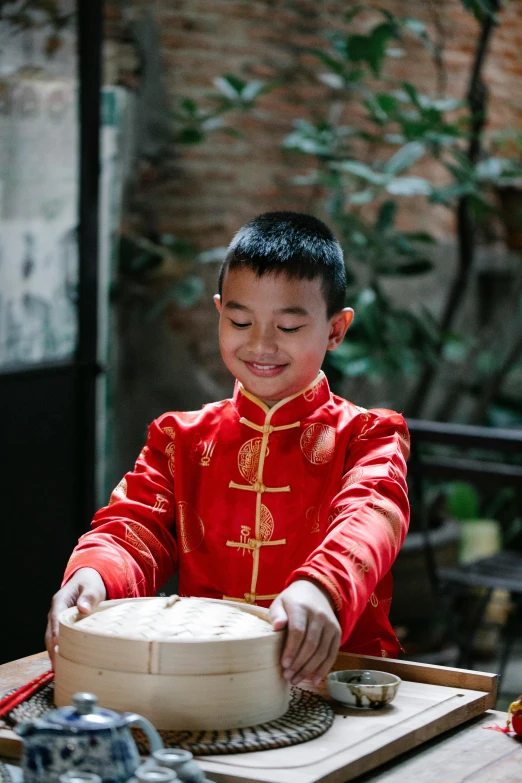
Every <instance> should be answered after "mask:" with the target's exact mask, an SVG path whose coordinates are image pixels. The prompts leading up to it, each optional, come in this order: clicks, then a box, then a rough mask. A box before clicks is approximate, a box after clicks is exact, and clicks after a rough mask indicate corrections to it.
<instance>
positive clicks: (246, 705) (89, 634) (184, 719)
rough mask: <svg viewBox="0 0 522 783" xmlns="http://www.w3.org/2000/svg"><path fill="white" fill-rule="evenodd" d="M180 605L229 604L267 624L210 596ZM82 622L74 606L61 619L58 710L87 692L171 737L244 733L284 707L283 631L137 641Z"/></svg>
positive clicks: (259, 611)
mask: <svg viewBox="0 0 522 783" xmlns="http://www.w3.org/2000/svg"><path fill="white" fill-rule="evenodd" d="M169 600H171V599H167V598H129V599H120V600H115V601H103V602H102V603H101V604H100V605H99V607H98V608H97V610H96V613H99V612H105V611H107V610H108V609H110V608H111V607H115V606H120V605H122V604H129V602H132V604H133V606H132V610H134V609H135V608H136V609H138V610H139V611H143V610H146V611H148V610H149V608H150V609H153V610H161V609H162V608H164V607H165V608H166V602H167V601H169ZM179 600H181V601H200V602H206V603H207V604H210V607H206V609H207V610H208V609H210V611H215V608H214V607H213V606H212V604H215V605H219V607H220V608H219V609H218V611H221V607H223V606H230V607H233V608H234V609H235V610H237V611H240V612H246V613H248V614H250V615H254V616H255V617H257V618H260V619H261V620H263V621H266V622H267V623H268V622H269V620H268V610H267V609H264V608H262V607H259V606H250V605H244V604H238V603H236V602H233V601H222V600H218V599H210V598H201V599H191V598H189V599H184V598H183V599H179ZM144 602H149V607H146V606H144ZM153 602H154V604H153ZM162 602H163V603H162ZM140 604H141V606H139V605H140ZM127 608H128V607H124V611H127ZM91 616H92V615H90V617H91ZM106 617H108V615H107V616H106ZM101 619H102V620H103V619H105V618H101ZM84 620H85V616H84V615H82V614H80V612H79V611H78V610H77V608H76V607H72V608H70V609H65V610H64V611H63V612H62V613H61V614H60V618H59V622H60V636H59V649H58V653H57V655H56V658H55V702H56V704H57V705H58V706H65V705H69V704H72V700H73V695H74V694H75V693H77V692H79V691H89V692H91V693H94V694H96V696H97V697H98V703H99V704H100V705H101V706H104V707H108V708H110V709H114V710H121V711H125V712H126V711H129V712H137V713H139V714H140V715H143V716H144V717H145V718H148V719H149V720H150V721H151V722H152V723H153V724H154V725H155V726H156V728H158V729H165V730H173V731H177V730H183V729H186V730H191V731H192V730H202V731H205V730H212V729H215V730H224V729H235V728H244V727H246V726H254V725H256V724H258V723H264V722H266V721H270V720H275V719H277V718H279V717H281V715H283V714H284V713H285V712H286V711H287V709H288V703H289V698H290V685H289V683H288V682H287V681H285V680H284V678H283V677H282V672H281V666H280V657H281V651H282V648H283V643H284V632H283V631H273V630H272V629H271V628H270V631H269V633H266V632H263V633H260V632H257V633H252V632H250V635H247V636H244V637H243V638H204V634H203V637H202V638H196V639H185V638H183V639H180V640H166V641H165V640H157V639H153V640H150V639H142V638H141V639H140V638H135V635H134V634H133V633H132V632H129V631H123V632H122V635H113V633H114V631H112V630H111V633H110V634H108V633H104V632H99V631H95V630H93V629H91V628H88V627H86V626H85V623H84ZM133 636H134V638H133Z"/></svg>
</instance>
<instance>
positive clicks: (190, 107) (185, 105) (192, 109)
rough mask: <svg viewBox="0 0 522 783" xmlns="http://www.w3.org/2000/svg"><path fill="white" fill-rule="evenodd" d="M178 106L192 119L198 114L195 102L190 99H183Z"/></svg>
mask: <svg viewBox="0 0 522 783" xmlns="http://www.w3.org/2000/svg"><path fill="white" fill-rule="evenodd" d="M180 106H181V107H182V109H184V110H185V111H186V113H187V114H190V115H192V116H194V117H195V116H196V115H197V113H198V105H197V103H196V101H193V100H192V98H183V99H182V100H181V102H180Z"/></svg>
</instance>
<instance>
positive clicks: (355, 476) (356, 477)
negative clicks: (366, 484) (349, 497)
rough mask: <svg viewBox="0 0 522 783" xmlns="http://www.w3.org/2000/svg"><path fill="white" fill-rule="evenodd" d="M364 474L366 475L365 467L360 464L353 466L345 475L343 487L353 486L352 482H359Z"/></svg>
mask: <svg viewBox="0 0 522 783" xmlns="http://www.w3.org/2000/svg"><path fill="white" fill-rule="evenodd" d="M363 475H364V468H362V467H361V466H360V465H356V467H355V468H352V469H351V470H350V471H348V473H347V474H346V475H345V476H344V478H343V480H342V482H341V488H342V489H346V488H347V487H351V486H352V484H357V483H358V482H359V481H360V480H361V479H362V477H363Z"/></svg>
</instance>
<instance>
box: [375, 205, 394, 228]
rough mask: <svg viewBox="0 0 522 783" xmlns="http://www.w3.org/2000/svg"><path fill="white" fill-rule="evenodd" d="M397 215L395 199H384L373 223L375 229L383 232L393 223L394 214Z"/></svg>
mask: <svg viewBox="0 0 522 783" xmlns="http://www.w3.org/2000/svg"><path fill="white" fill-rule="evenodd" d="M396 215H397V203H396V202H395V201H391V200H389V201H385V202H384V204H382V205H381V208H380V209H379V214H378V216H377V221H376V223H375V230H376V232H377V233H379V234H383V233H385V232H386V231H388V230H389V229H390V228H392V226H393V224H394V223H395V216H396Z"/></svg>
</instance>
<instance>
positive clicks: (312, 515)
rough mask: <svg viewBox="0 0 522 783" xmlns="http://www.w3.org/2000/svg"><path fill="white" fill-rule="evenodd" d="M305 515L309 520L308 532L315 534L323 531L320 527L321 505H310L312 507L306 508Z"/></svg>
mask: <svg viewBox="0 0 522 783" xmlns="http://www.w3.org/2000/svg"><path fill="white" fill-rule="evenodd" d="M305 517H306V519H307V521H308V527H309V530H308V532H309V533H310V535H313V534H314V533H319V532H320V531H321V527H320V524H319V522H320V518H321V506H319V507H317V506H310V508H307V509H306V514H305Z"/></svg>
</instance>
